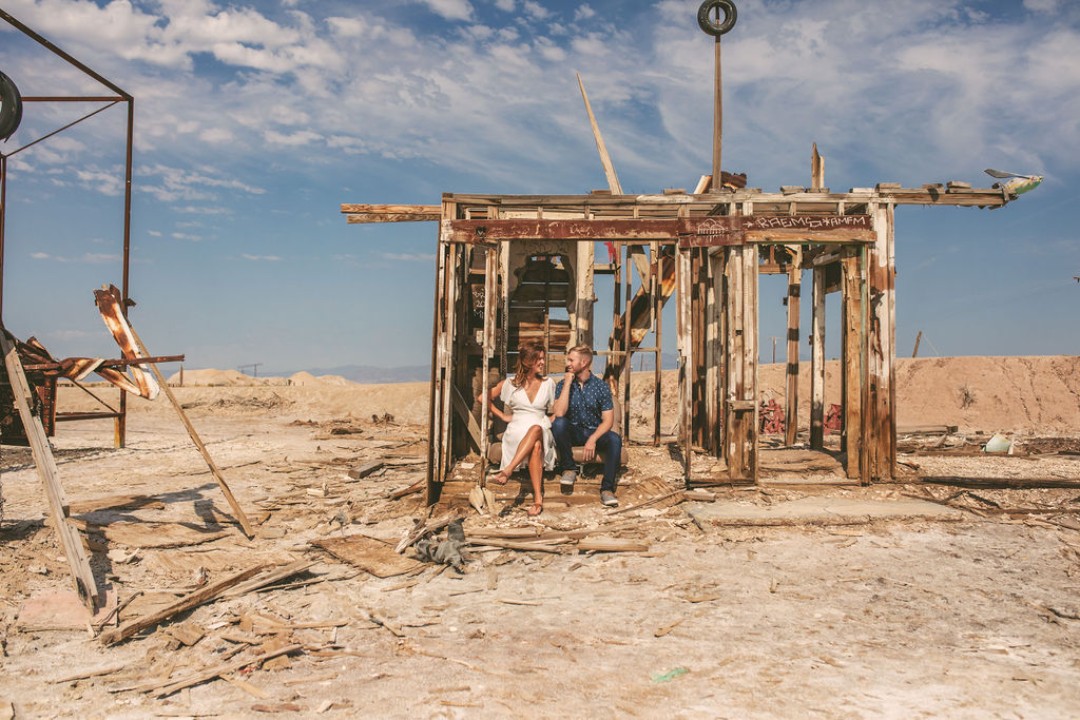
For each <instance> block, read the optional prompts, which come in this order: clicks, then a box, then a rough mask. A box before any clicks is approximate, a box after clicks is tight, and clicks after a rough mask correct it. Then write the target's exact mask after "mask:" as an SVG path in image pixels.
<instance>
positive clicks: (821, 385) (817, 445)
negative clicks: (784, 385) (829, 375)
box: [810, 267, 825, 450]
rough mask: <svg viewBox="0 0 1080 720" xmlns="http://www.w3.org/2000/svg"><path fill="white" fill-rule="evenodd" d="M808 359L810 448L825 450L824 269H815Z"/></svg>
mask: <svg viewBox="0 0 1080 720" xmlns="http://www.w3.org/2000/svg"><path fill="white" fill-rule="evenodd" d="M813 283H814V285H813V295H814V312H813V338H812V350H811V357H810V448H811V449H812V450H822V449H824V448H825V268H824V267H815V268H814V278H813Z"/></svg>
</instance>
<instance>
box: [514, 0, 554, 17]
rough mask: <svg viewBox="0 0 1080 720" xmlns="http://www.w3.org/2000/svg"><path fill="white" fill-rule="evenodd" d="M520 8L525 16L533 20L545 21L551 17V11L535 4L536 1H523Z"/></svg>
mask: <svg viewBox="0 0 1080 720" xmlns="http://www.w3.org/2000/svg"><path fill="white" fill-rule="evenodd" d="M521 7H522V9H523V10H524V11H525V14H526V15H528V16H529V17H530V18H532V19H533V20H546V19H548V18H549V17H551V11H550V10H548V9H547V8H546V7H544V6H543V5H541V4H540V3H538V2H536V0H524V1H523V2H522V3H521Z"/></svg>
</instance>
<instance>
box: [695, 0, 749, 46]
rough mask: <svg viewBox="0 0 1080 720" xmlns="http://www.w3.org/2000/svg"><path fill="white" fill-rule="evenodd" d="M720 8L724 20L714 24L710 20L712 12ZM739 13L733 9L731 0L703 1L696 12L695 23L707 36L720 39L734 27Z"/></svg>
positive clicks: (733, 5) (733, 4) (713, 21)
mask: <svg viewBox="0 0 1080 720" xmlns="http://www.w3.org/2000/svg"><path fill="white" fill-rule="evenodd" d="M716 8H720V9H721V10H723V11H724V19H723V20H721V21H720V22H716V21H715V20H713V19H712V17H711V16H712V11H713V10H715V9H716ZM738 15H739V13H738V11H737V10H736V9H735V3H734V2H732V0H705V2H703V3H701V7H700V8H698V11H697V21H698V25H700V26H701V29H702V30H704V31H705V32H706V33H708V34H709V35H712V36H714V37H720V36H721V35H724V34H725V33H727V32H728V31H729V30H731V28H733V27H735V20H736V18H737V17H738Z"/></svg>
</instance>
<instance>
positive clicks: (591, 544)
mask: <svg viewBox="0 0 1080 720" xmlns="http://www.w3.org/2000/svg"><path fill="white" fill-rule="evenodd" d="M577 549H578V550H580V551H582V552H648V551H649V546H648V545H646V544H645V543H643V542H638V541H637V540H620V539H618V538H585V539H584V540H579V541H578V544H577Z"/></svg>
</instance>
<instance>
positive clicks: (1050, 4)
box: [1024, 0, 1063, 14]
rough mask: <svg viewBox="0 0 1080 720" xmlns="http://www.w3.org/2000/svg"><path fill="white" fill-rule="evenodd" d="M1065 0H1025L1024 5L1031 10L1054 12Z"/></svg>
mask: <svg viewBox="0 0 1080 720" xmlns="http://www.w3.org/2000/svg"><path fill="white" fill-rule="evenodd" d="M1062 2H1063V0H1024V7H1025V8H1026V9H1028V10H1030V11H1031V12H1037V13H1047V14H1053V13H1056V12H1057V11H1058V8H1060V7H1061V5H1062Z"/></svg>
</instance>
